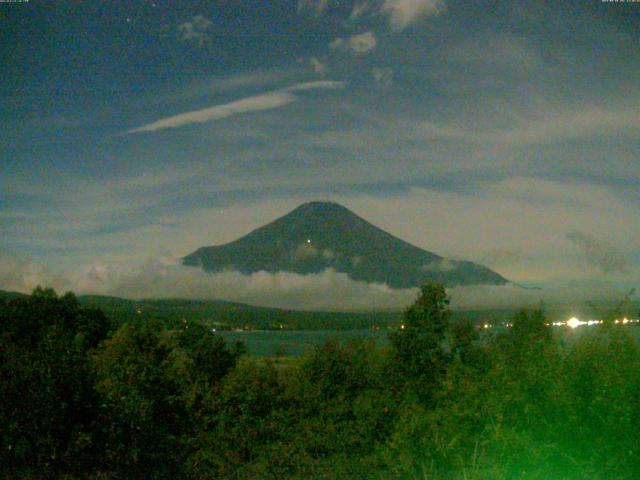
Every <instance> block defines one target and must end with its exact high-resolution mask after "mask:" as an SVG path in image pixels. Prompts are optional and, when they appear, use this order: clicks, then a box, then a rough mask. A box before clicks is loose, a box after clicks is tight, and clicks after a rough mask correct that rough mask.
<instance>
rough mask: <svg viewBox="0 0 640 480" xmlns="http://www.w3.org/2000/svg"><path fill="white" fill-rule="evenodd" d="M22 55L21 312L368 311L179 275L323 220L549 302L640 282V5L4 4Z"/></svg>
mask: <svg viewBox="0 0 640 480" xmlns="http://www.w3.org/2000/svg"><path fill="white" fill-rule="evenodd" d="M0 52H1V65H2V67H1V72H2V74H1V75H0V95H1V103H0V105H1V107H0V128H1V132H2V133H1V134H0V172H1V173H0V232H1V236H0V289H3V288H4V289H16V290H25V291H26V290H29V289H30V288H32V287H34V286H35V285H36V284H37V283H43V282H44V283H49V284H52V285H54V286H57V287H58V288H73V289H76V290H79V291H96V292H100V293H113V294H127V293H128V294H130V295H138V296H148V295H154V296H166V295H169V296H170V294H171V293H174V294H175V293H177V294H179V295H182V296H194V297H207V296H209V297H220V296H226V297H228V298H231V299H236V300H244V301H251V300H255V301H254V303H263V304H269V303H271V304H286V305H290V306H308V305H310V304H309V303H305V302H303V301H302V300H300V298H305V299H309V298H312V295H311V293H310V292H315V291H322V292H323V293H322V296H323V298H326V296H327V294H328V293H330V292H332V291H334V290H335V289H339V290H340V291H341V292H342V296H341V297H340V298H339V299H338V300H336V302H335V305H334V307H336V308H337V307H338V306H340V305H342V304H345V305H348V304H351V305H353V304H354V302H353V298H354V297H356V296H360V297H359V299H360V300H359V301H362V298H365V297H366V295H368V294H371V288H370V287H366V286H362V285H350V286H346V284H347V283H348V281H347V280H346V279H344V278H342V277H340V276H339V275H335V274H334V275H331V274H330V272H329V273H327V274H326V275H318V276H316V277H312V278H307V279H301V278H298V277H297V276H295V275H288V276H286V275H284V276H283V275H275V276H269V275H266V274H265V275H255V276H254V277H253V278H250V279H242V278H239V277H237V276H236V277H233V278H232V277H230V276H229V275H231V274H228V275H227V274H225V275H227V277H225V278H221V279H218V280H219V281H218V283H215V279H208V278H207V279H203V278H202V277H197V278H194V277H193V275H194V273H193V272H192V271H191V270H193V269H191V270H189V269H184V268H182V267H177V266H176V265H175V263H176V259H178V258H180V257H182V256H184V255H187V254H188V253H190V252H192V251H193V250H195V249H196V248H198V247H200V246H203V245H214V244H221V243H225V242H228V241H231V240H233V239H235V238H237V237H239V236H241V235H243V234H245V233H247V232H249V231H250V230H251V229H253V228H256V227H258V226H260V225H262V224H265V223H267V222H269V221H271V220H273V219H275V218H276V217H278V216H281V215H283V214H285V213H287V212H288V211H289V210H291V209H293V208H295V207H296V206H297V205H299V204H300V203H302V202H305V201H309V200H332V201H337V202H339V203H341V204H343V205H345V206H346V207H348V208H350V209H352V210H353V211H354V212H356V213H357V214H359V215H361V216H363V217H364V218H366V219H367V220H369V221H371V222H372V223H374V224H375V225H377V226H380V227H381V228H383V229H385V230H387V231H389V232H391V233H393V234H394V235H397V236H399V237H401V238H403V239H405V240H407V241H409V242H411V243H413V244H415V245H417V246H419V247H422V248H425V249H427V250H430V251H433V252H436V253H438V254H440V255H443V256H445V257H448V258H458V259H468V260H472V261H476V262H480V263H483V264H485V265H487V266H489V267H491V268H493V269H495V270H496V271H498V272H499V273H501V274H502V275H504V276H505V277H507V278H509V279H510V280H513V281H516V282H520V283H523V284H525V285H531V286H533V285H535V286H540V287H543V288H545V289H546V290H547V291H553V292H561V291H562V292H578V291H581V292H594V291H597V292H600V293H602V292H604V291H606V292H612V294H613V295H614V296H615V295H619V294H620V292H623V291H624V290H625V289H628V288H629V287H631V286H634V285H636V282H637V281H638V279H639V278H640V215H639V214H638V207H639V206H640V188H639V187H640V3H633V2H629V3H612V2H601V1H593V0H582V1H555V2H546V1H533V0H530V1H518V0H516V1H503V2H490V1H483V0H473V1H471V0H470V1H452V0H450V1H446V0H444V1H441V0H357V1H351V0H349V1H339V0H292V1H284V0H283V1H276V0H274V1H265V0H260V1H252V0H228V1H225V0H218V1H189V2H186V1H185V2H179V1H166V0H155V1H142V0H139V1H135V2H134V1H128V2H125V1H109V2H105V1H83V2H78V1H70V0H69V1H51V2H43V1H38V0H31V1H28V2H24V3H6V2H4V3H0ZM186 270H189V271H186ZM314 282H315V283H314ZM151 283H153V287H151V286H150V284H151ZM194 285H197V286H196V287H194ZM350 288H351V290H350ZM375 288H377V290H376V292H377V293H374V294H373V295H374V296H375V295H378V297H376V298H382V297H384V299H385V300H381V301H380V304H386V303H385V302H387V300H386V299H388V298H390V296H391V295H392V292H389V291H387V290H385V289H383V287H381V286H376V287H375ZM172 289H173V290H172ZM228 290H231V291H234V292H236V296H233V295H225V292H226V291H228ZM239 291H243V292H244V293H243V294H237V292H239ZM292 291H293V293H291V292H292ZM273 292H275V293H273ZM283 292H285V293H283ZM296 292H297V293H296ZM345 292H347V293H345ZM367 292H368V293H367ZM474 294H475V293H474ZM283 295H284V296H283ZM287 295H289V296H288V297H287ZM276 298H278V299H280V300H273V299H276ZM283 298H284V300H283ZM474 298H475V297H474ZM287 299H288V300H287ZM405 299H406V297H403V301H404V300H405ZM350 302H351V303H350ZM356 303H357V302H356ZM374 303H375V302H374ZM391 303H393V302H391ZM311 304H312V306H318V305H320V304H318V305H316V304H313V302H312V303H311ZM363 304H364V305H366V304H367V302H364V303H363ZM358 305H359V304H358ZM358 305H355V306H358ZM320 306H322V305H320Z"/></svg>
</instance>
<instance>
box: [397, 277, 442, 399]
mask: <svg viewBox="0 0 640 480" xmlns="http://www.w3.org/2000/svg"><path fill="white" fill-rule="evenodd" d="M448 305H449V298H448V297H447V293H446V291H445V289H444V286H443V285H440V284H427V285H424V286H423V287H422V289H421V291H420V295H419V296H418V298H417V300H416V301H415V303H414V304H413V305H411V306H410V307H409V308H407V310H406V311H405V313H404V323H403V325H402V327H401V329H400V330H398V331H396V332H393V333H391V334H389V341H390V343H391V346H392V350H393V355H394V361H395V364H396V366H397V369H398V371H399V372H400V373H401V375H402V377H403V379H404V380H405V381H406V382H407V383H409V384H410V385H412V386H413V388H414V389H415V391H416V393H417V394H418V395H419V396H420V398H421V399H423V400H424V401H426V402H430V401H431V400H432V399H433V395H434V393H435V391H436V390H437V388H438V384H439V382H440V381H441V380H442V378H443V375H444V372H445V370H446V363H447V355H446V354H445V351H444V346H443V344H444V341H445V335H446V332H447V329H448V327H449V318H450V316H451V311H450V310H449V308H448Z"/></svg>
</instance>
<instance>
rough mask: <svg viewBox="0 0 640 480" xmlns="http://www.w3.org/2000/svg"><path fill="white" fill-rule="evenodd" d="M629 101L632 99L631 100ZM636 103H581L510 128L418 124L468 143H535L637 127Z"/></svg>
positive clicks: (426, 131)
mask: <svg viewBox="0 0 640 480" xmlns="http://www.w3.org/2000/svg"><path fill="white" fill-rule="evenodd" d="M631 103H633V101H632V102H631ZM637 112H638V108H637V106H636V105H627V106H619V107H618V108H615V107H613V108H603V107H596V106H585V107H583V108H581V109H579V110H575V111H573V112H554V111H550V112H548V114H547V115H538V116H537V117H531V118H526V117H524V118H521V119H520V120H519V122H518V123H517V124H516V125H515V126H513V127H510V128H501V129H493V130H471V129H465V128H460V127H457V126H449V125H437V124H434V123H431V122H424V123H423V124H422V128H423V133H424V134H425V135H428V136H431V137H434V138H442V139H451V140H461V141H467V142H472V143H485V144H505V145H535V144H551V143H557V142H563V141H566V140H572V139H578V138H585V137H598V136H607V135H611V134H612V133H616V132H621V131H624V130H629V131H634V132H635V131H638V130H640V117H639V116H638V115H637Z"/></svg>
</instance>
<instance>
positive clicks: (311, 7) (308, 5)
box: [298, 0, 329, 16]
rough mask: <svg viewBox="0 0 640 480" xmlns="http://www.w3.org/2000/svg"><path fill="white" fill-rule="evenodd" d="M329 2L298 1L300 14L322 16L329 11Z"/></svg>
mask: <svg viewBox="0 0 640 480" xmlns="http://www.w3.org/2000/svg"><path fill="white" fill-rule="evenodd" d="M328 7H329V0H298V13H311V14H312V15H315V16H320V15H322V14H323V13H324V12H326V11H327V8H328Z"/></svg>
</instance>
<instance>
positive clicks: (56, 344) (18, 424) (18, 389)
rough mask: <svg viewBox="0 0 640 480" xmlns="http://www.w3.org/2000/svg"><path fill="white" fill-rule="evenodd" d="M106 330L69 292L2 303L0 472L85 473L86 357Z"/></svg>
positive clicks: (91, 415)
mask: <svg viewBox="0 0 640 480" xmlns="http://www.w3.org/2000/svg"><path fill="white" fill-rule="evenodd" d="M109 329H110V324H109V322H108V321H107V319H106V317H105V316H104V315H103V314H102V313H101V312H99V311H97V310H93V309H87V308H83V307H81V306H80V305H79V304H78V302H77V300H76V298H75V296H74V295H73V294H70V293H69V294H66V295H64V296H62V297H58V296H57V295H56V294H55V293H54V292H53V290H43V289H40V288H38V289H36V290H35V291H34V292H33V295H31V296H28V297H19V298H14V299H12V300H10V301H8V302H6V303H4V302H3V303H0V398H1V399H2V401H1V402H0V473H5V474H8V472H11V473H10V474H9V475H10V476H21V475H26V474H27V472H31V474H33V475H41V474H45V473H47V474H49V473H50V472H58V471H67V472H81V471H83V470H85V469H86V468H88V466H89V465H90V464H91V462H92V458H93V456H94V455H95V454H96V451H97V448H98V443H99V442H98V438H97V437H98V435H97V432H96V430H97V425H96V424H95V418H96V412H97V408H98V399H97V396H96V395H95V392H94V390H93V383H94V377H93V373H92V371H91V368H90V366H89V363H88V361H87V359H88V357H87V356H88V355H89V354H90V352H91V351H92V349H93V348H94V347H95V346H96V345H97V343H98V342H99V341H100V340H101V339H102V338H104V337H106V335H107V332H108V331H109Z"/></svg>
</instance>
